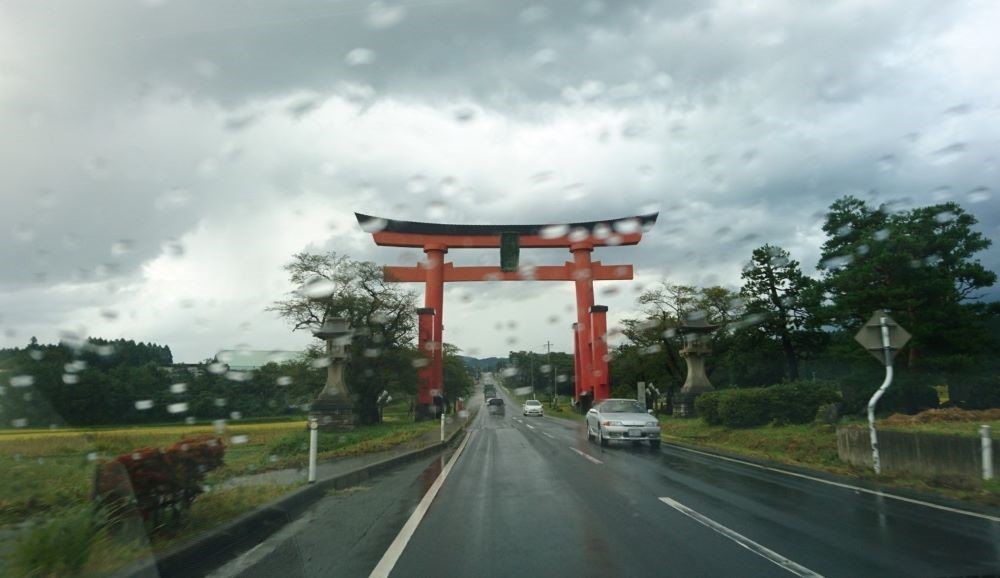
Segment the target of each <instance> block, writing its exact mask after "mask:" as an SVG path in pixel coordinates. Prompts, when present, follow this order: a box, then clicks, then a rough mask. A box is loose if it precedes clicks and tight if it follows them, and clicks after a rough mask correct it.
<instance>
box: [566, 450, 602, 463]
mask: <svg viewBox="0 0 1000 578" xmlns="http://www.w3.org/2000/svg"><path fill="white" fill-rule="evenodd" d="M569 449H571V450H573V451H574V452H576V453H578V454H580V455H581V456H583V457H585V458H587V459H588V460H590V461H592V462H594V463H595V464H603V463H604V462H602V461H601V460H599V459H597V458H595V457H594V456H592V455H590V454H588V453H587V452H581V451H580V450H578V449H576V448H574V447H571V448H569Z"/></svg>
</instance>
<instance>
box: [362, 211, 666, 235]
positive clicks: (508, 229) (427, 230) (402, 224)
mask: <svg viewBox="0 0 1000 578" xmlns="http://www.w3.org/2000/svg"><path fill="white" fill-rule="evenodd" d="M354 215H355V216H356V217H357V219H358V224H359V225H361V227H362V228H364V229H365V230H369V228H371V229H375V230H373V231H371V232H381V231H385V232H388V233H409V234H415V235H456V236H466V235H469V236H471V235H499V234H501V233H517V234H519V235H540V234H541V233H542V231H543V230H545V229H549V228H551V227H566V228H567V230H568V231H573V230H574V229H585V230H586V231H587V232H588V233H590V232H592V231H593V230H594V228H595V227H597V226H598V225H604V226H607V227H611V229H612V231H615V230H616V228H615V223H620V222H629V221H632V222H638V224H639V225H640V227H641V230H642V231H647V230H649V228H650V227H652V226H653V225H654V224H655V223H656V218H657V217H658V216H659V213H649V214H646V215H636V216H634V217H619V218H617V219H605V220H601V221H582V222H577V223H548V224H544V225H465V224H461V225H460V224H449V223H422V222H420V221H398V220H395V219H385V218H382V217H373V216H371V215H365V214H362V213H354ZM383 223H384V224H383ZM376 224H377V225H378V226H374V225H376Z"/></svg>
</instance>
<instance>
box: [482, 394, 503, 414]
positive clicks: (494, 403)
mask: <svg viewBox="0 0 1000 578" xmlns="http://www.w3.org/2000/svg"><path fill="white" fill-rule="evenodd" d="M486 408H487V409H488V410H489V412H490V415H504V413H505V412H506V411H507V410H506V406H505V405H504V403H503V400H502V399H500V398H499V397H491V398H490V399H488V400H486Z"/></svg>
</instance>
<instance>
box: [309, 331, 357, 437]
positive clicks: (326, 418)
mask: <svg viewBox="0 0 1000 578" xmlns="http://www.w3.org/2000/svg"><path fill="white" fill-rule="evenodd" d="M351 334H352V331H351V328H350V326H349V325H348V324H347V321H346V320H345V319H342V318H339V317H334V318H330V319H327V320H326V322H325V323H324V324H323V326H322V327H321V328H320V329H318V330H316V331H314V332H313V335H315V336H316V337H318V338H320V339H323V340H325V341H326V353H327V356H328V357H329V360H330V364H329V365H328V366H327V368H326V385H325V386H324V387H323V390H322V391H320V393H319V395H318V396H317V397H316V399H315V401H313V403H312V405H311V407H310V409H309V419H310V420H313V419H315V420H316V423H317V424H319V430H320V431H327V432H330V431H350V430H353V429H354V428H355V427H357V426H358V423H359V420H358V414H357V412H356V411H355V410H354V400H353V399H351V395H350V392H348V390H347V385H346V384H345V383H344V361H345V360H346V359H347V354H346V352H345V346H346V345H347V344H348V343H350V339H351Z"/></svg>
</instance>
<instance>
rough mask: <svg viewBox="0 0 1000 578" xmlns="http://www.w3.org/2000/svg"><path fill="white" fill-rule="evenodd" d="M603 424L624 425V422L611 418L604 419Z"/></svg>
mask: <svg viewBox="0 0 1000 578" xmlns="http://www.w3.org/2000/svg"><path fill="white" fill-rule="evenodd" d="M601 425H622V422H620V421H618V420H614V419H611V420H605V421H602V422H601Z"/></svg>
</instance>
